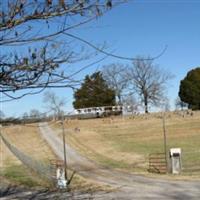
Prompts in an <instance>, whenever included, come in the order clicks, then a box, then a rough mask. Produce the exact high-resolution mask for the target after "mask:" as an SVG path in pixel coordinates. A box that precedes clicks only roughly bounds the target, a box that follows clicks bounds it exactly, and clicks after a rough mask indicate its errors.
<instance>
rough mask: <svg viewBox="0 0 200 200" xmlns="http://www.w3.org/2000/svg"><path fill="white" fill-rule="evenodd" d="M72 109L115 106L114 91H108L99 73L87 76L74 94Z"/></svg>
mask: <svg viewBox="0 0 200 200" xmlns="http://www.w3.org/2000/svg"><path fill="white" fill-rule="evenodd" d="M74 99H75V101H74V102H73V105H74V108H76V109H77V108H87V107H98V106H110V105H115V91H114V90H112V89H110V88H109V87H108V85H107V83H106V81H105V80H104V79H103V77H102V74H101V72H96V73H94V74H92V75H91V76H89V75H87V76H86V77H85V80H84V82H83V83H82V85H81V88H80V89H78V90H77V91H76V92H75V93H74Z"/></svg>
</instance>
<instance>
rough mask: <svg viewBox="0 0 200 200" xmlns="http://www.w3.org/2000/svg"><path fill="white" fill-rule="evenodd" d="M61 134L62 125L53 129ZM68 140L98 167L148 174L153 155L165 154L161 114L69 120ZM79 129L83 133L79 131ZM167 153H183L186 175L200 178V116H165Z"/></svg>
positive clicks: (195, 113) (67, 128)
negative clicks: (172, 151)
mask: <svg viewBox="0 0 200 200" xmlns="http://www.w3.org/2000/svg"><path fill="white" fill-rule="evenodd" d="M52 127H53V128H54V129H55V130H57V134H61V126H60V124H59V123H57V125H54V126H52ZM65 128H66V140H67V141H68V142H69V143H70V144H71V145H72V146H73V147H74V148H76V149H77V150H78V151H80V152H82V154H84V155H86V156H88V157H89V158H91V159H94V160H96V161H97V162H98V163H99V164H102V165H105V166H109V167H112V168H118V169H122V170H128V171H131V172H137V173H138V172H140V173H147V169H148V157H149V154H150V153H158V152H164V145H163V123H162V117H161V114H160V113H157V114H149V115H140V116H135V117H124V118H123V117H112V118H103V119H102V118H101V119H90V120H66V121H65ZM78 129H80V131H77V130H78ZM166 134H167V149H168V150H169V149H170V148H172V147H180V148H181V149H182V164H183V175H184V176H185V175H186V176H188V175H192V176H197V177H199V175H200V112H193V115H192V116H191V115H185V116H184V117H183V116H182V115H181V114H180V113H179V114H176V113H167V114H166Z"/></svg>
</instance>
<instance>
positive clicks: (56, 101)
mask: <svg viewBox="0 0 200 200" xmlns="http://www.w3.org/2000/svg"><path fill="white" fill-rule="evenodd" d="M43 102H44V104H45V106H46V107H47V108H48V109H50V110H51V111H53V112H54V117H55V118H60V117H61V116H62V115H63V106H64V105H65V100H64V99H61V98H59V97H58V96H56V94H55V93H54V92H52V91H47V92H45V93H44V97H43Z"/></svg>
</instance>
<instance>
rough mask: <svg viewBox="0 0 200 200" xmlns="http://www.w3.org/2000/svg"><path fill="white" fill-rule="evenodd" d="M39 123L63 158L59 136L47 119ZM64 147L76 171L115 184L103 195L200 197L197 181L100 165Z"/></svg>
mask: <svg viewBox="0 0 200 200" xmlns="http://www.w3.org/2000/svg"><path fill="white" fill-rule="evenodd" d="M39 127H40V133H41V135H42V136H43V138H44V139H45V140H46V141H47V143H48V144H49V145H50V146H51V148H52V149H53V151H54V152H55V154H56V155H57V156H58V157H59V158H61V159H63V144H62V140H61V139H60V138H59V137H58V136H57V135H56V134H55V133H54V132H53V130H52V129H51V128H50V127H49V126H48V124H47V123H40V124H39ZM66 151H67V164H68V166H70V167H71V168H72V169H74V170H75V171H76V172H77V173H78V174H80V175H82V176H83V177H85V178H88V179H91V180H93V181H96V182H98V183H101V184H105V185H110V186H112V187H113V188H115V190H114V192H110V193H108V194H106V199H120V200H121V199H127V200H128V199H130V200H133V199H137V200H142V199H145V200H146V199H159V200H163V199H166V200H170V199H177V200H179V199H180V200H190V199H196V200H199V199H200V181H169V180H162V179H153V178H148V177H144V176H140V175H133V174H130V173H125V172H121V171H117V170H112V169H108V168H102V167H100V166H98V165H97V164H96V163H94V162H93V161H91V160H89V159H87V158H85V157H83V156H82V155H81V154H79V153H78V152H77V151H75V150H74V149H72V148H71V147H70V146H69V145H68V144H66ZM98 199H99V197H98ZM104 199H105V196H104Z"/></svg>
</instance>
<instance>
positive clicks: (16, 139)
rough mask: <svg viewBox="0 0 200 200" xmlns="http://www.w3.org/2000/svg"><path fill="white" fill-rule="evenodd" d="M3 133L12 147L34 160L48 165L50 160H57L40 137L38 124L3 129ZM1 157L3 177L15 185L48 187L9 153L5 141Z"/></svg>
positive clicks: (2, 144) (2, 145) (0, 152)
mask: <svg viewBox="0 0 200 200" xmlns="http://www.w3.org/2000/svg"><path fill="white" fill-rule="evenodd" d="M2 133H3V136H4V137H5V138H6V139H7V140H8V141H9V142H10V143H11V144H12V145H14V146H15V147H17V149H19V150H20V151H21V152H23V153H25V154H26V155H28V156H29V157H31V158H33V159H36V160H39V161H44V162H47V163H48V162H49V160H50V159H54V158H55V155H54V154H53V152H52V150H51V149H50V148H49V147H48V145H47V144H46V143H45V142H44V141H43V139H42V138H41V137H40V135H39V133H38V127H37V124H31V125H27V126H19V125H15V126H8V127H3V129H2ZM0 155H1V165H0V169H1V173H0V175H1V176H4V177H6V178H7V179H9V180H10V181H11V182H12V183H15V184H23V185H26V186H40V185H45V186H48V184H47V183H46V182H45V181H43V180H41V179H40V178H39V177H38V176H37V174H35V173H33V172H32V171H30V170H29V169H28V168H27V167H26V166H24V165H23V163H21V161H19V160H18V159H17V158H16V157H15V156H14V155H13V154H12V153H11V152H10V151H9V149H8V148H7V147H6V145H5V144H4V143H3V141H1V149H0Z"/></svg>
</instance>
